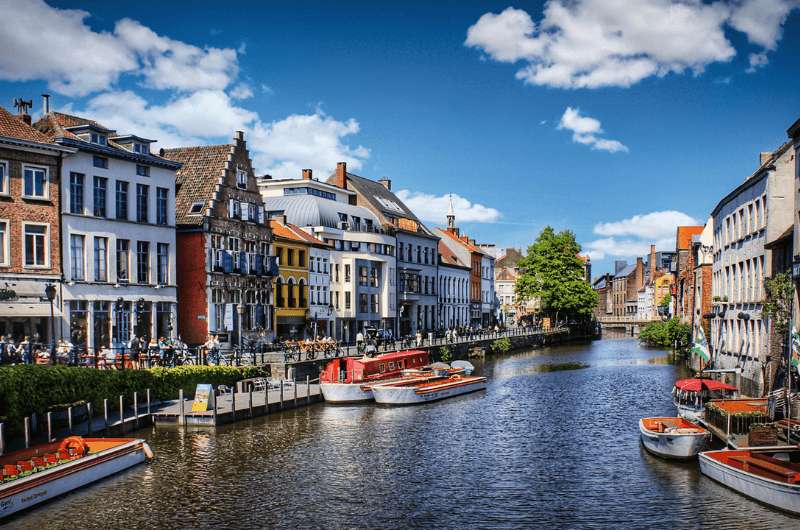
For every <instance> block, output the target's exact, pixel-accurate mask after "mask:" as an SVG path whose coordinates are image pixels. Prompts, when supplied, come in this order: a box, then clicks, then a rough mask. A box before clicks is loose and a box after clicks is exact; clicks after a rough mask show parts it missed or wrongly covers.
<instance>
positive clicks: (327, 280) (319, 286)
mask: <svg viewBox="0 0 800 530" xmlns="http://www.w3.org/2000/svg"><path fill="white" fill-rule="evenodd" d="M330 259H331V252H330V250H329V249H327V248H320V247H318V246H316V245H312V246H311V249H310V250H309V259H308V311H309V319H310V320H311V323H312V324H311V325H312V328H313V327H314V325H315V324H316V333H317V334H318V335H319V334H321V332H322V331H323V330H325V331H326V334H327V330H330V329H333V321H334V318H335V313H334V309H333V299H332V296H331V275H330V265H331V264H330ZM321 322H322V323H324V325H321V324H320V323H321Z"/></svg>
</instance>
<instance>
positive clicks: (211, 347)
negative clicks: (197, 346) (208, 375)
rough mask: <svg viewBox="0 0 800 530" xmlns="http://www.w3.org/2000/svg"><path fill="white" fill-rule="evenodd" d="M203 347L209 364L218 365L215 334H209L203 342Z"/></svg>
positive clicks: (217, 345) (217, 343) (217, 344)
mask: <svg viewBox="0 0 800 530" xmlns="http://www.w3.org/2000/svg"><path fill="white" fill-rule="evenodd" d="M203 347H205V349H206V358H207V359H208V364H211V365H214V366H216V365H218V364H219V340H218V339H217V336H216V335H209V336H208V340H207V341H206V342H205V344H203Z"/></svg>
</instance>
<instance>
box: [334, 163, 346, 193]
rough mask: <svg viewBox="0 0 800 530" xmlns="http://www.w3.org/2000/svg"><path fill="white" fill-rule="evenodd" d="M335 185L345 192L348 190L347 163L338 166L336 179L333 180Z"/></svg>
mask: <svg viewBox="0 0 800 530" xmlns="http://www.w3.org/2000/svg"><path fill="white" fill-rule="evenodd" d="M333 185H334V186H337V187H339V188H342V189H343V190H346V189H347V162H338V163H337V164H336V178H334V180H333Z"/></svg>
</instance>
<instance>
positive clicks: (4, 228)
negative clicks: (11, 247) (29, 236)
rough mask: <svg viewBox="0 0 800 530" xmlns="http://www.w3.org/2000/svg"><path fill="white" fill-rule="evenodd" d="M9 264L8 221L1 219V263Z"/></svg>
mask: <svg viewBox="0 0 800 530" xmlns="http://www.w3.org/2000/svg"><path fill="white" fill-rule="evenodd" d="M8 264H9V263H8V221H0V265H8Z"/></svg>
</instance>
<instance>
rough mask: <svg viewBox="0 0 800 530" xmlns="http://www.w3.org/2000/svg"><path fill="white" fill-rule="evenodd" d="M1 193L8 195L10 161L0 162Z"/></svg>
mask: <svg viewBox="0 0 800 530" xmlns="http://www.w3.org/2000/svg"><path fill="white" fill-rule="evenodd" d="M0 195H8V162H0Z"/></svg>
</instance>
